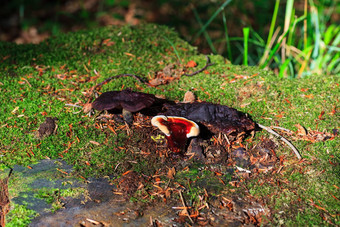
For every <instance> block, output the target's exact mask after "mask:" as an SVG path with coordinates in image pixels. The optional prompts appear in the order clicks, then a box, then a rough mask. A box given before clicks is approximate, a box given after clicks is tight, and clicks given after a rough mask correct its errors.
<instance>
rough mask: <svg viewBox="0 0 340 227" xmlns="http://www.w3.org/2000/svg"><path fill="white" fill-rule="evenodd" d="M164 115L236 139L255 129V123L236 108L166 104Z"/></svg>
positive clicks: (209, 104)
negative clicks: (190, 122)
mask: <svg viewBox="0 0 340 227" xmlns="http://www.w3.org/2000/svg"><path fill="white" fill-rule="evenodd" d="M164 106H165V109H166V111H165V112H163V113H162V114H164V115H170V116H180V117H185V118H188V119H189V120H192V121H195V122H198V123H200V124H202V125H204V126H205V127H207V128H208V129H209V130H210V131H211V132H213V133H219V132H222V133H225V134H227V135H234V136H235V137H236V136H237V135H238V134H241V133H249V132H251V131H253V130H254V129H255V123H254V122H253V121H252V120H251V119H250V118H249V117H248V116H247V115H246V114H245V113H242V112H240V111H238V110H236V109H234V108H231V107H228V106H224V105H218V104H213V103H207V102H201V103H199V102H196V103H178V104H176V105H168V104H165V105H164Z"/></svg>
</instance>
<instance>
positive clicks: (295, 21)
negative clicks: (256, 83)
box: [194, 0, 340, 78]
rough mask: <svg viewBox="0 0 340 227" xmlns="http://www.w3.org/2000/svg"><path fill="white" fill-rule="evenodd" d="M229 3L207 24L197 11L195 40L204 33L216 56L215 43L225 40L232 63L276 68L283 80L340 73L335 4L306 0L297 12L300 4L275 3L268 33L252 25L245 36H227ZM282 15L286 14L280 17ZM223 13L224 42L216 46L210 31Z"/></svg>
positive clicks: (339, 28) (290, 0) (339, 29)
mask: <svg viewBox="0 0 340 227" xmlns="http://www.w3.org/2000/svg"><path fill="white" fill-rule="evenodd" d="M229 3H230V1H225V2H224V3H223V4H222V5H221V7H219V8H218V9H217V10H216V11H215V13H214V14H213V15H212V16H211V17H210V19H209V20H208V21H207V22H206V23H205V24H204V23H203V22H202V21H201V19H200V18H199V16H198V13H197V12H196V11H194V13H195V17H196V19H197V21H198V22H199V25H200V27H201V29H200V30H199V31H198V32H197V33H196V35H195V36H194V37H195V38H197V37H198V36H199V35H201V34H202V33H203V34H204V35H205V38H206V40H207V42H208V43H209V47H210V48H211V50H212V52H213V53H215V52H216V49H215V47H214V44H215V45H217V43H218V42H222V41H223V42H225V44H226V48H225V49H226V51H225V52H226V53H224V55H225V56H226V57H227V58H228V59H229V60H230V61H232V63H234V64H244V65H247V64H248V63H249V64H252V65H258V66H260V67H261V68H268V67H269V68H272V69H275V71H276V72H277V74H278V75H279V76H280V77H290V78H296V77H305V76H309V75H313V74H325V75H327V74H328V75H329V74H339V73H340V47H339V44H340V26H339V25H338V24H337V23H336V22H333V21H331V16H332V14H333V13H336V12H337V11H339V10H340V6H338V5H337V4H336V3H335V1H318V2H316V1H313V0H304V2H303V8H302V7H300V10H297V7H296V5H297V3H299V2H297V1H294V0H287V1H281V0H276V1H275V5H274V8H273V14H272V19H271V21H270V26H269V31H268V32H267V33H264V32H263V33H262V34H261V33H260V34H259V33H258V32H256V31H255V30H254V29H252V27H251V25H249V24H245V26H244V29H243V34H244V35H243V37H230V36H229V35H228V27H227V19H226V16H225V11H227V10H228V4H229ZM221 12H222V13H221ZM282 12H284V14H283V16H280V15H281V14H282ZM220 13H221V14H222V23H223V28H224V40H217V41H216V42H215V43H214V41H212V40H211V38H210V37H209V34H208V32H207V29H208V27H209V25H210V24H211V23H212V21H213V20H216V23H217V20H218V17H217V15H218V14H220ZM280 13H281V14H280ZM248 29H249V34H248ZM242 42H243V45H242V44H241V43H242ZM233 56H237V57H236V58H235V57H233ZM242 56H243V58H242Z"/></svg>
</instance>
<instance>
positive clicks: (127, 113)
mask: <svg viewBox="0 0 340 227" xmlns="http://www.w3.org/2000/svg"><path fill="white" fill-rule="evenodd" d="M122 115H123V118H124V120H125V121H126V123H128V124H129V125H131V124H132V122H133V115H132V113H131V112H130V111H128V110H126V109H123V111H122Z"/></svg>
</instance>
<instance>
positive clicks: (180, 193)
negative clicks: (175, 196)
mask: <svg viewBox="0 0 340 227" xmlns="http://www.w3.org/2000/svg"><path fill="white" fill-rule="evenodd" d="M179 196H180V197H181V201H182V204H183V207H184V208H185V211H186V213H187V216H188V218H189V220H190V221H191V223H192V224H194V221H193V220H192V219H191V217H190V214H189V212H188V207H187V205H186V204H185V201H184V198H183V195H182V191H181V190H179Z"/></svg>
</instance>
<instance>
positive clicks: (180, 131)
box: [151, 115, 200, 153]
mask: <svg viewBox="0 0 340 227" xmlns="http://www.w3.org/2000/svg"><path fill="white" fill-rule="evenodd" d="M151 124H152V125H153V126H156V127H157V128H159V130H161V131H162V132H163V133H164V134H165V137H166V139H167V141H168V146H169V148H170V149H171V150H172V151H173V152H175V153H179V152H181V151H182V150H184V149H185V145H186V143H187V140H188V138H190V137H194V136H198V135H199V133H200V129H199V126H198V125H197V124H196V123H195V122H193V121H191V120H188V119H186V118H184V117H175V116H164V115H158V116H155V117H153V118H152V119H151Z"/></svg>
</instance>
